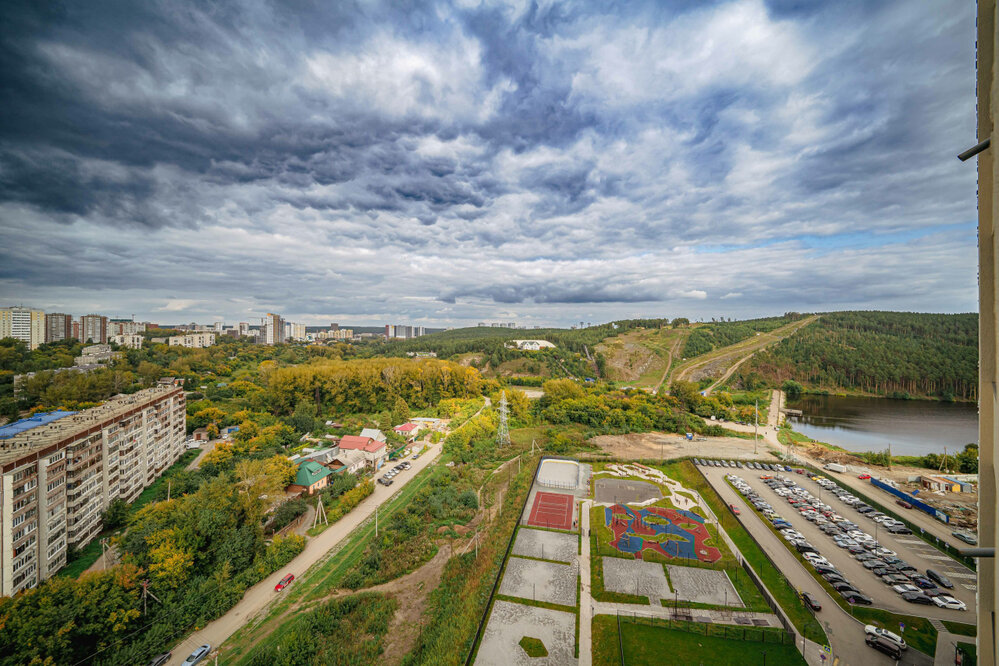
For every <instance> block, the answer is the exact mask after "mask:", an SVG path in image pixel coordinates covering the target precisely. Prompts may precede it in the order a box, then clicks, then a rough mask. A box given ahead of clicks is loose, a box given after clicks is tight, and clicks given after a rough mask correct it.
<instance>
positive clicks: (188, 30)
mask: <svg viewBox="0 0 999 666" xmlns="http://www.w3.org/2000/svg"><path fill="white" fill-rule="evenodd" d="M945 4H946V6H944V5H940V4H934V5H929V4H926V3H912V2H905V1H904V0H900V1H898V2H893V3H878V4H876V5H872V4H869V3H859V2H839V3H828V4H825V5H822V6H818V5H812V4H808V5H807V6H801V5H800V3H792V2H776V1H774V2H763V1H762V0H735V1H732V2H720V3H700V2H696V3H695V2H688V3H670V4H669V6H668V8H667V7H666V6H665V5H663V4H662V3H654V2H648V3H643V2H634V3H620V4H611V3H590V4H586V3H581V4H573V5H571V6H567V5H566V4H565V3H536V2H509V3H503V2H475V1H473V0H468V1H463V2H457V3H453V4H452V3H438V2H425V3H420V2H413V3H407V4H405V5H403V4H400V3H391V2H382V3H379V2H365V3H357V4H356V5H355V4H351V3H313V2H282V3H274V2H265V1H263V0H259V1H255V2H251V1H247V2H240V3H218V2H212V3H208V2H205V3H201V2H187V3H184V4H182V5H181V4H178V3H176V2H165V1H164V2H145V3H124V2H99V3H85V4H83V5H80V4H66V5H61V4H55V3H52V4H47V5H46V4H42V3H33V2H27V1H25V2H7V3H4V4H3V6H2V8H0V26H3V27H2V28H0V53H2V58H3V63H4V66H3V67H2V68H0V91H2V92H3V95H4V99H5V104H4V105H3V106H2V107H0V298H2V300H5V301H8V302H24V303H29V304H32V305H35V306H38V307H44V308H46V309H53V310H55V309H59V310H69V311H72V312H83V311H85V310H86V311H93V310H98V311H104V312H107V313H109V314H131V313H136V314H137V315H138V316H140V317H144V318H145V317H148V318H152V319H154V320H160V321H183V320H190V319H197V320H204V319H210V318H213V317H221V318H225V319H226V320H228V321H236V320H244V321H245V320H248V319H250V318H251V317H254V316H259V315H260V314H262V313H263V312H267V311H279V312H283V313H285V314H286V316H288V317H290V318H292V319H298V320H302V321H307V322H309V323H321V322H325V321H330V320H340V321H349V322H354V323H359V324H379V323H384V322H385V321H408V320H413V321H420V322H425V323H428V324H441V325H443V324H448V325H461V324H466V323H469V322H474V321H479V320H482V319H487V320H491V319H498V318H502V319H507V320H509V319H514V320H517V321H521V322H524V323H568V322H571V321H579V320H581V319H582V320H587V321H598V320H602V319H608V318H613V317H625V316H643V315H670V316H675V315H688V316H715V315H728V316H743V315H753V314H770V313H778V312H783V311H785V310H790V309H798V310H822V309H838V308H846V307H864V308H871V307H878V308H900V309H910V310H944V311H954V310H960V311H967V310H973V309H975V308H976V297H975V294H976V291H975V271H974V266H975V254H974V253H975V234H974V228H973V221H974V219H975V170H974V167H973V166H972V165H969V164H965V165H962V164H961V163H959V162H958V161H957V160H956V159H955V158H954V155H955V154H956V153H957V152H959V151H960V150H961V149H962V148H964V147H966V146H967V145H969V144H970V143H973V142H974V134H975V133H974V108H975V98H974V39H975V35H974V29H975V26H974V8H973V7H972V6H969V5H967V3H961V2H952V3H945Z"/></svg>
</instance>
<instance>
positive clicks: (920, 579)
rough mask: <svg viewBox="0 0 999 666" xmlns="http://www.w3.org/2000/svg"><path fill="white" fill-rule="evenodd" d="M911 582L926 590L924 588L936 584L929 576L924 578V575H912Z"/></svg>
mask: <svg viewBox="0 0 999 666" xmlns="http://www.w3.org/2000/svg"><path fill="white" fill-rule="evenodd" d="M912 584H913V585H915V586H916V587H918V588H921V589H923V590H926V589H929V588H931V587H936V586H937V584H936V583H934V582H933V581H932V580H930V579H929V578H926V577H925V576H913V577H912Z"/></svg>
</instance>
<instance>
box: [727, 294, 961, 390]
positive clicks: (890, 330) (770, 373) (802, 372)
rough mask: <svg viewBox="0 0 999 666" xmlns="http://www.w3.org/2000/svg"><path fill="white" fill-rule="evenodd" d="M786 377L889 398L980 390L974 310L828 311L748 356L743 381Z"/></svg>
mask: <svg viewBox="0 0 999 666" xmlns="http://www.w3.org/2000/svg"><path fill="white" fill-rule="evenodd" d="M786 380H793V381H797V382H800V383H801V384H802V385H804V387H805V389H806V390H818V391H821V390H837V389H839V390H841V389H849V390H856V391H863V392H865V393H874V394H877V395H886V396H891V397H907V396H933V397H939V398H941V399H945V400H953V399H958V400H975V399H976V398H977V397H978V315H977V314H974V313H971V314H923V313H914V312H832V313H829V314H824V315H822V317H821V318H820V319H818V320H817V321H815V322H814V323H812V324H809V325H808V326H806V327H805V328H803V329H801V330H800V331H798V332H797V333H796V334H794V335H792V336H790V337H788V338H785V339H784V340H782V341H781V342H780V343H779V344H777V345H775V346H774V347H772V348H770V349H769V350H767V351H764V352H760V353H758V354H757V355H756V356H754V357H753V359H752V361H750V362H749V363H747V364H746V365H745V366H743V368H742V369H741V371H740V374H739V377H738V380H737V381H738V382H739V383H740V384H741V385H742V386H744V387H747V388H753V387H756V386H759V385H763V384H766V385H770V386H776V385H779V384H781V383H783V382H784V381H786Z"/></svg>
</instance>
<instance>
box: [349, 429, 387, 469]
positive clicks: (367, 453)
mask: <svg viewBox="0 0 999 666" xmlns="http://www.w3.org/2000/svg"><path fill="white" fill-rule="evenodd" d="M340 449H341V450H345V451H363V452H364V458H365V460H366V461H367V462H368V463H369V464H370V465H371V466H372V467H373V468H375V469H378V468H379V467H381V466H382V463H383V462H385V455H386V453H385V442H379V441H378V440H376V439H372V438H370V437H360V436H359V435H344V436H343V437H341V438H340Z"/></svg>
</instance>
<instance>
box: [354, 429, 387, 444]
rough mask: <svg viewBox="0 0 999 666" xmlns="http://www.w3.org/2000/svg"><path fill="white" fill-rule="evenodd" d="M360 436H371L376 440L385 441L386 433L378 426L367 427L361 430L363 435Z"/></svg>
mask: <svg viewBox="0 0 999 666" xmlns="http://www.w3.org/2000/svg"><path fill="white" fill-rule="evenodd" d="M360 436H361V437H370V438H371V439H373V440H375V441H376V442H384V441H385V433H383V432H382V431H381V430H379V429H378V428H365V429H364V430H362V431H361V435H360Z"/></svg>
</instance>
